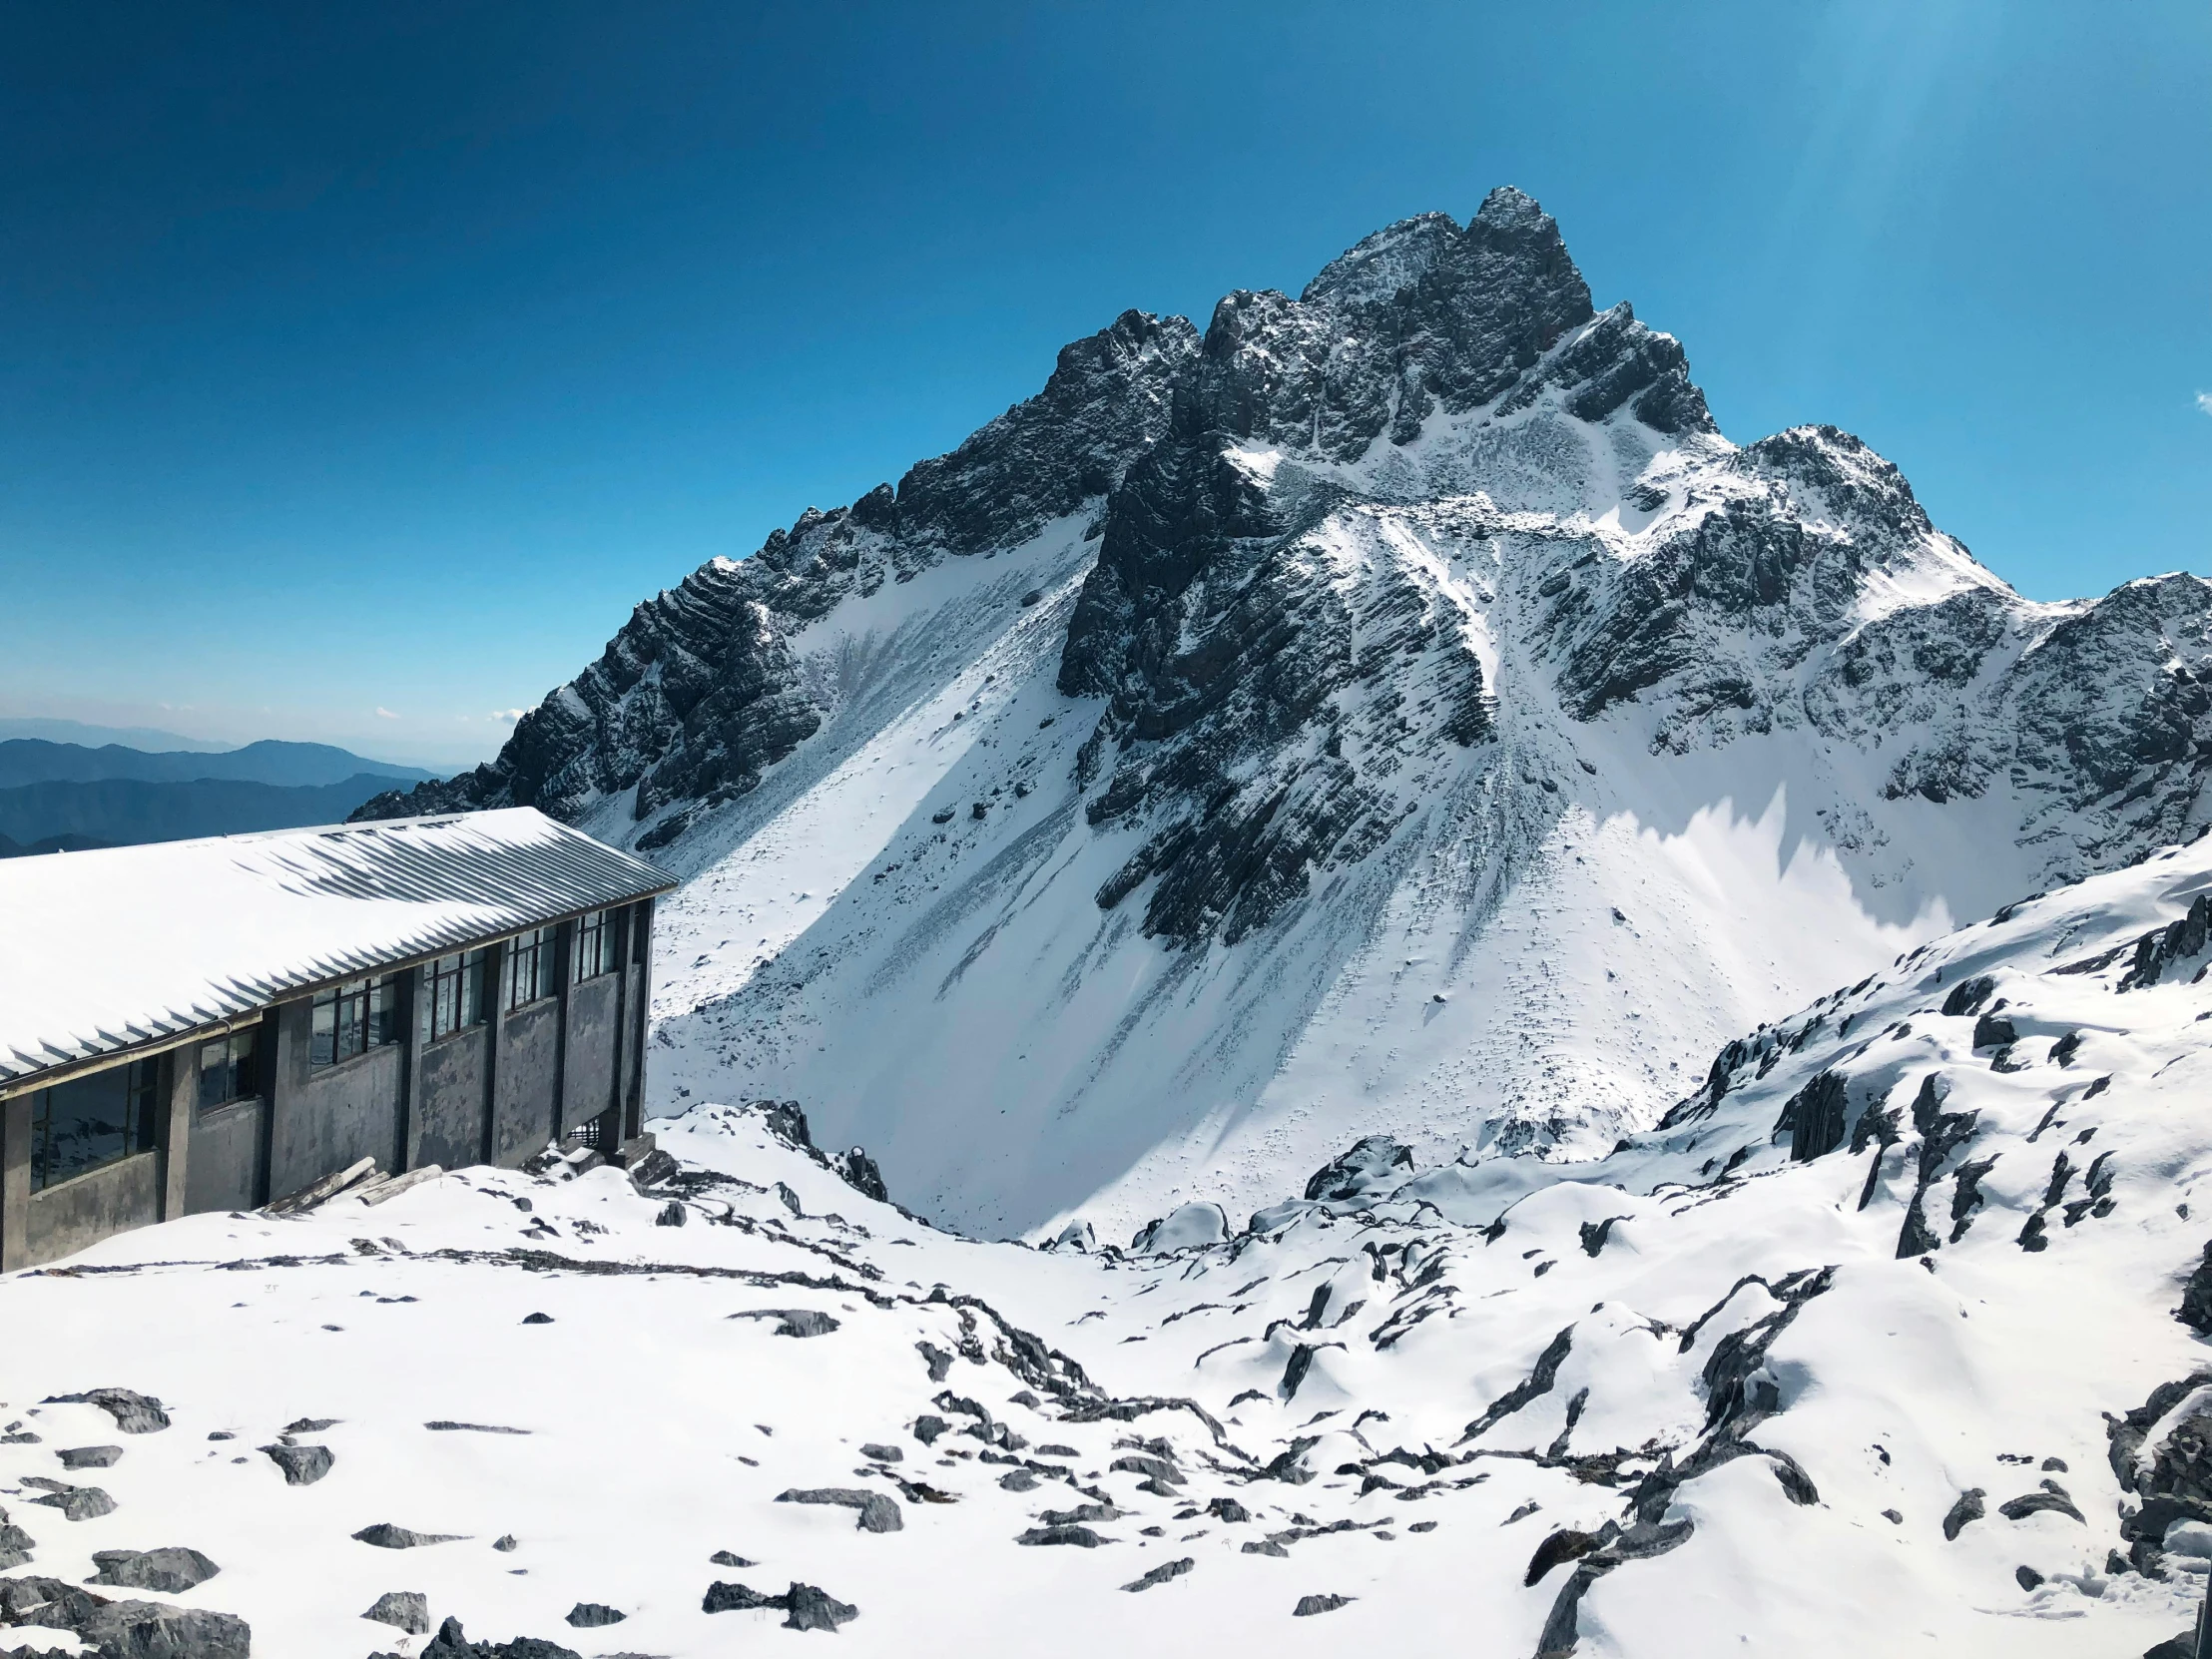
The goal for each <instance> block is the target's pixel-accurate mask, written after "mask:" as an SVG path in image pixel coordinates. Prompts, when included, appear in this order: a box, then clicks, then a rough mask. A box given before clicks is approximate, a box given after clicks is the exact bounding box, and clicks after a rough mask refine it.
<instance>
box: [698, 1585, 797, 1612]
mask: <svg viewBox="0 0 2212 1659" xmlns="http://www.w3.org/2000/svg"><path fill="white" fill-rule="evenodd" d="M788 1605H790V1603H789V1602H788V1601H787V1599H786V1598H785V1597H783V1596H769V1595H763V1594H761V1592H760V1591H758V1590H756V1589H753V1588H751V1587H750V1586H748V1585H745V1584H728V1583H724V1582H723V1581H722V1580H721V1579H717V1580H716V1581H715V1582H714V1583H712V1584H710V1585H708V1586H707V1594H706V1598H705V1599H704V1600H702V1601H701V1602H700V1604H699V1610H700V1611H701V1612H703V1613H747V1612H751V1611H752V1610H753V1609H754V1608H756V1607H785V1606H788Z"/></svg>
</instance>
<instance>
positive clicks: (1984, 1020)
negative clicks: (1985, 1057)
mask: <svg viewBox="0 0 2212 1659" xmlns="http://www.w3.org/2000/svg"><path fill="white" fill-rule="evenodd" d="M2019 1040H2020V1033H2019V1030H2018V1028H2017V1027H2016V1026H2014V1025H2013V1023H2012V1022H2011V1021H2010V1020H2009V1019H2007V1018H2005V1016H2004V1015H2002V1014H1983V1015H1982V1016H1981V1017H1980V1018H1979V1019H1977V1020H1975V1021H1974V1022H1973V1045H1974V1047H1976V1048H2008V1047H2010V1046H2011V1045H2012V1044H2013V1043H2016V1042H2018V1041H2019Z"/></svg>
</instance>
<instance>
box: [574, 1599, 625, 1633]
mask: <svg viewBox="0 0 2212 1659" xmlns="http://www.w3.org/2000/svg"><path fill="white" fill-rule="evenodd" d="M629 1616H630V1615H629V1614H627V1613H624V1612H621V1611H619V1610H618V1609H616V1608H613V1607H609V1606H607V1605H606V1604H605V1603H604V1602H598V1601H579V1602H578V1603H577V1604H576V1605H575V1606H573V1607H571V1608H570V1609H569V1610H568V1614H567V1619H568V1622H569V1623H570V1624H571V1625H573V1626H575V1628H577V1629H578V1630H597V1629H600V1628H602V1627H603V1626H606V1625H610V1624H620V1623H621V1622H622V1621H623V1620H624V1619H626V1618H628V1617H629Z"/></svg>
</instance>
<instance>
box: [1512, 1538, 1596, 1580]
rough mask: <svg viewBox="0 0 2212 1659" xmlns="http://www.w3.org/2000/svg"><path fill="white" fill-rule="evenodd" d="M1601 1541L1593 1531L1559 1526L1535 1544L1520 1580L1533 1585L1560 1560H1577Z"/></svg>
mask: <svg viewBox="0 0 2212 1659" xmlns="http://www.w3.org/2000/svg"><path fill="white" fill-rule="evenodd" d="M1603 1542H1604V1540H1603V1539H1601V1538H1599V1537H1597V1536H1596V1535H1595V1534H1594V1533H1589V1532H1579V1531H1576V1530H1575V1529H1574V1528H1572V1527H1561V1528H1560V1529H1559V1530H1558V1531H1556V1532H1554V1533H1552V1534H1551V1536H1550V1537H1548V1538H1546V1539H1545V1540H1544V1541H1543V1542H1542V1543H1540V1544H1538V1545H1537V1546H1536V1553H1535V1554H1534V1555H1532V1556H1530V1557H1529V1558H1528V1571H1527V1572H1525V1573H1523V1574H1522V1575H1521V1582H1522V1583H1523V1584H1526V1585H1533V1584H1535V1583H1537V1582H1538V1581H1539V1580H1541V1579H1542V1578H1543V1576H1544V1574H1545V1573H1547V1572H1549V1571H1551V1569H1552V1568H1553V1567H1556V1566H1558V1565H1559V1564H1560V1562H1562V1561H1579V1560H1580V1559H1581V1558H1582V1557H1583V1556H1585V1555H1587V1554H1589V1553H1590V1551H1591V1550H1593V1549H1596V1548H1597V1547H1598V1546H1599V1545H1600V1544H1601V1543H1603Z"/></svg>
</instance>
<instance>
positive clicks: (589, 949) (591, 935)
mask: <svg viewBox="0 0 2212 1659" xmlns="http://www.w3.org/2000/svg"><path fill="white" fill-rule="evenodd" d="M611 942H612V941H611V940H610V939H609V938H608V937H607V912H606V911H605V910H593V911H591V912H590V913H589V914H587V915H581V916H578V917H577V918H576V939H575V951H576V979H577V982H578V983H579V984H581V983H582V982H583V981H584V980H586V979H596V978H598V977H599V975H601V974H602V973H605V972H606V971H607V970H608V969H609V968H611V967H613V966H614V963H613V962H612V961H611V960H609V958H608V951H607V946H608V945H609V943H611Z"/></svg>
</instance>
